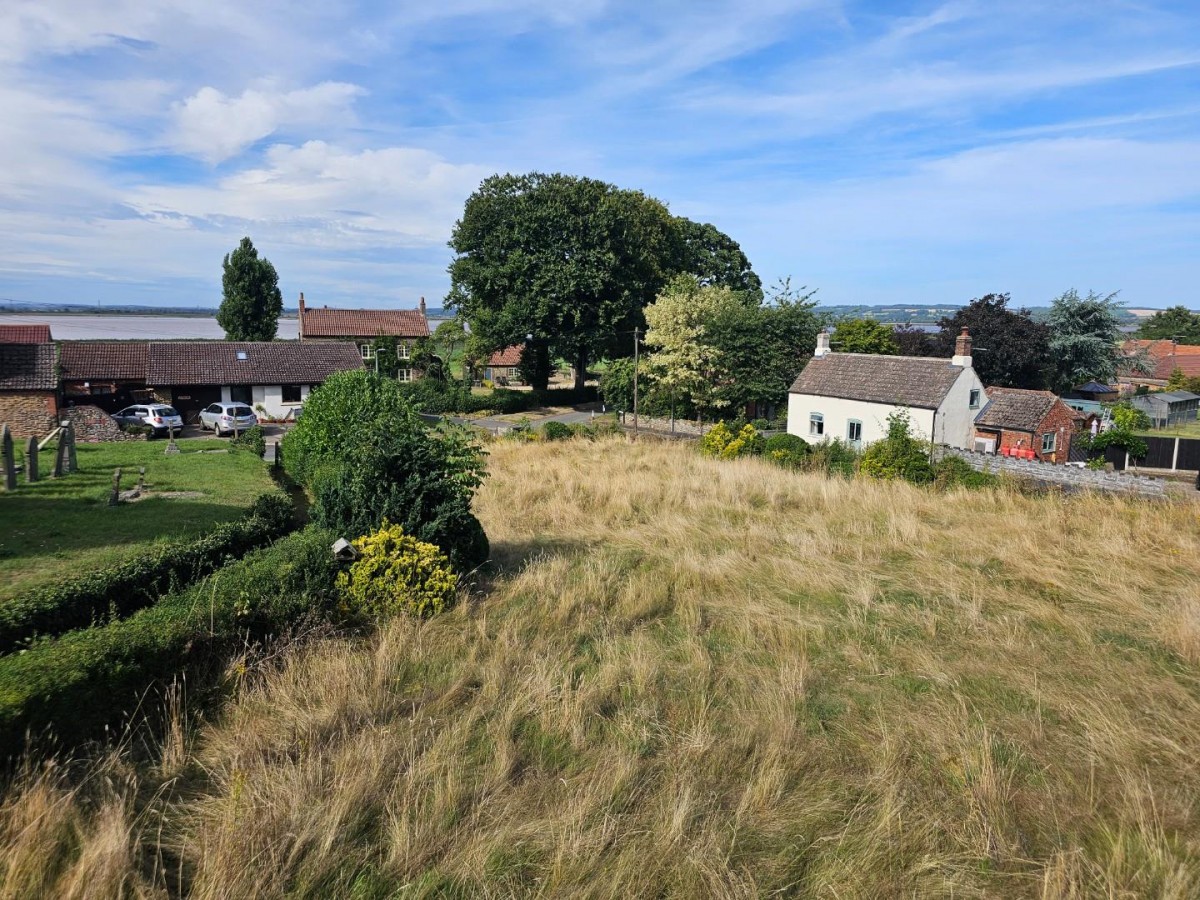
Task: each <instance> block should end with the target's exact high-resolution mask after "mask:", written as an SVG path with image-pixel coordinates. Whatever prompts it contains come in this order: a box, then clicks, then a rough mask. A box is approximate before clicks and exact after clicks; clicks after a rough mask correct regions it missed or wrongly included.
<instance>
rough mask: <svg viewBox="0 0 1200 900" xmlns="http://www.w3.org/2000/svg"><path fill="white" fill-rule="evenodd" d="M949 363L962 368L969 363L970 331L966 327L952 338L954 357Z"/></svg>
mask: <svg viewBox="0 0 1200 900" xmlns="http://www.w3.org/2000/svg"><path fill="white" fill-rule="evenodd" d="M950 363H951V364H952V365H955V366H962V367H963V368H966V367H968V366H970V365H971V333H970V332H969V331H967V329H966V328H964V329H963V330H962V334H960V335H959V336H958V337H957V338H955V339H954V358H953V359H951V360H950Z"/></svg>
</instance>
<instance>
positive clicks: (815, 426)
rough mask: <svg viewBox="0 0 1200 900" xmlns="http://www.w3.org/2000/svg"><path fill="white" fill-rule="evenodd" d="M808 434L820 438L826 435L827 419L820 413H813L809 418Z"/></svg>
mask: <svg viewBox="0 0 1200 900" xmlns="http://www.w3.org/2000/svg"><path fill="white" fill-rule="evenodd" d="M808 433H809V434H811V435H814V436H817V437H820V436H821V435H823V434H824V433H825V417H824V416H823V415H821V414H820V413H811V414H809V417H808Z"/></svg>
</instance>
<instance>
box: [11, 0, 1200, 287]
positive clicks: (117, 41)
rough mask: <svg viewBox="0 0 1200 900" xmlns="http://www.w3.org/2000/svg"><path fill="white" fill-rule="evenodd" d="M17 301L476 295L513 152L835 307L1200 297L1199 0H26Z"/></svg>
mask: <svg viewBox="0 0 1200 900" xmlns="http://www.w3.org/2000/svg"><path fill="white" fill-rule="evenodd" d="M0 122H3V123H4V125H3V127H2V128H0V298H13V299H19V300H70V301H81V302H87V303H100V304H104V303H119V302H133V303H155V304H164V305H167V304H171V305H173V304H189V305H190V304H211V305H216V304H217V303H218V302H219V300H220V289H221V288H220V274H221V258H222V256H223V255H224V254H225V253H226V252H228V251H229V250H231V249H232V248H233V247H234V246H236V244H237V242H238V240H239V239H240V238H241V237H242V236H243V235H245V234H248V235H250V236H251V237H252V238H253V240H254V242H255V244H256V246H258V248H259V250H260V252H261V253H262V254H263V255H265V256H267V257H268V258H269V259H270V260H271V261H272V262H273V263H274V264H275V266H276V268H277V269H278V270H279V275H280V285H281V287H282V288H283V291H284V296H285V299H286V300H287V302H288V303H289V304H293V303H294V302H295V298H296V295H297V293H298V292H299V291H304V292H305V295H306V297H307V298H308V299H309V301H310V302H315V303H329V304H331V305H367V306H413V305H415V303H416V300H417V297H419V296H425V297H426V298H428V300H429V302H430V304H431V305H438V304H439V303H440V301H441V299H442V298H443V297H444V295H445V293H446V290H447V287H448V278H447V275H446V266H447V264H448V262H449V260H450V251H449V249H448V248H447V246H446V241H447V240H448V238H449V235H450V230H451V228H452V226H453V224H454V221H455V219H456V218H457V217H458V215H459V214H460V213H461V210H462V205H463V202H464V201H465V200H466V198H467V197H468V196H469V195H470V193H471V192H472V190H474V189H475V187H476V186H477V185H478V184H479V182H480V180H482V179H483V178H485V177H487V176H488V175H490V174H492V173H494V172H506V171H511V172H524V171H531V170H540V171H561V172H567V173H571V174H576V175H587V176H591V177H595V178H602V179H605V180H608V181H611V182H613V183H615V184H617V185H619V186H621V187H627V188H638V189H641V190H643V191H645V192H647V193H649V194H651V195H653V196H656V197H658V198H659V199H661V200H663V201H665V202H666V203H667V204H668V205H669V206H670V208H671V209H672V211H673V212H675V213H677V214H680V215H685V216H688V217H690V218H693V219H697V220H703V221H711V222H712V223H714V224H715V225H716V226H717V227H719V228H720V229H722V230H723V231H725V232H726V233H728V234H730V235H731V236H732V237H733V238H735V239H736V240H737V241H739V242H740V243H741V245H742V248H743V249H744V250H745V251H746V253H747V255H748V256H749V257H750V259H751V261H752V263H753V264H754V266H755V269H756V270H757V271H758V273H759V275H760V276H762V278H763V280H764V281H765V282H768V283H769V282H772V281H774V280H775V279H776V278H778V277H781V276H791V279H792V283H793V285H799V284H805V285H808V286H809V287H813V288H817V289H818V290H819V293H818V294H817V297H818V298H819V299H820V300H822V301H823V302H825V303H891V302H903V303H912V304H923V303H933V304H945V303H962V302H966V301H968V300H970V299H971V298H972V297H976V296H979V295H981V294H984V293H988V292H991V291H1007V292H1011V293H1012V295H1013V299H1014V301H1015V302H1017V303H1020V304H1027V305H1042V304H1045V303H1048V302H1049V301H1050V300H1051V299H1053V297H1054V296H1056V295H1057V294H1059V293H1061V292H1062V291H1064V290H1066V289H1068V288H1071V287H1075V288H1078V289H1080V290H1088V289H1095V290H1097V291H1103V292H1105V293H1107V292H1109V291H1114V290H1120V291H1121V295H1120V296H1121V299H1123V300H1124V301H1125V302H1126V303H1127V304H1128V305H1130V306H1131V307H1139V306H1147V307H1162V306H1168V305H1172V304H1176V303H1184V304H1186V305H1189V306H1191V307H1193V308H1196V307H1200V300H1197V298H1196V286H1197V284H1200V253H1198V252H1197V248H1200V7H1198V6H1197V4H1196V3H1195V0H1185V2H1177V3H1168V2H1137V0H1129V2H1105V0H1088V2H1074V0H1058V2H1056V3H1045V2H1004V0H990V2H973V0H963V2H953V0H952V2H902V0H896V2H877V3H867V2H852V0H846V2H835V0H828V2H826V0H812V2H783V0H758V2H754V3H739V2H722V0H690V2H674V0H668V2H650V3H646V2H641V3H625V2H604V0H577V2H574V3H564V2H561V0H507V2H498V0H440V2H437V3H378V4H372V3H353V2H338V0H320V2H310V0H256V2H254V3H246V2H245V0H204V2H203V3H201V2H198V0H186V2H184V0H106V2H99V0H73V2H71V0H7V2H5V3H3V4H0Z"/></svg>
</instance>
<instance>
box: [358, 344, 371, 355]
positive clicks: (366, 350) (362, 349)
mask: <svg viewBox="0 0 1200 900" xmlns="http://www.w3.org/2000/svg"><path fill="white" fill-rule="evenodd" d="M358 352H359V353H361V354H362V358H363V359H374V358H375V345H374V344H360V345H359V347H358Z"/></svg>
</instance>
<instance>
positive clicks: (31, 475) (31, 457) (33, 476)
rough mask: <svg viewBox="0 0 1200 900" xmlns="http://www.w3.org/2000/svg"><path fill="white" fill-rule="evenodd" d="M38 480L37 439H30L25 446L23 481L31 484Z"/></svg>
mask: <svg viewBox="0 0 1200 900" xmlns="http://www.w3.org/2000/svg"><path fill="white" fill-rule="evenodd" d="M37 480H38V445H37V438H35V437H31V438H30V439H29V440H28V442H26V444H25V481H26V482H27V483H28V484H33V483H34V482H35V481H37Z"/></svg>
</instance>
